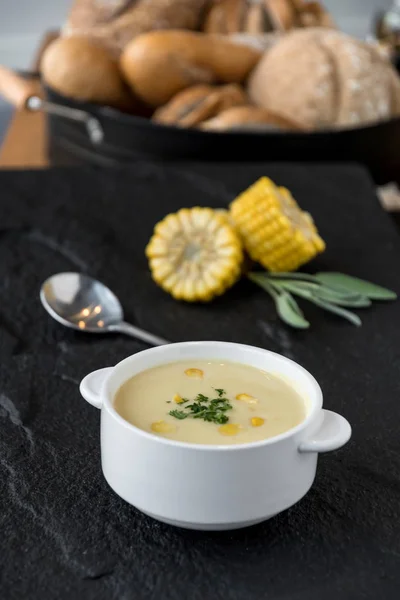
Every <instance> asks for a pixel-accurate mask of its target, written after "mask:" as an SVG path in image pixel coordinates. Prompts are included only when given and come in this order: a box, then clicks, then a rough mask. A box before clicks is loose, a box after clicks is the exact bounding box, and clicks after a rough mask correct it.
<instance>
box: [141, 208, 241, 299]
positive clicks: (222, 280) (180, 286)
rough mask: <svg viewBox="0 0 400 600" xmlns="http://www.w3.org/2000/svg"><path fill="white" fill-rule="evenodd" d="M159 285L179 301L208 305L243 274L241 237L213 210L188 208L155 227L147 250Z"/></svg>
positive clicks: (155, 279)
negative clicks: (206, 303) (205, 303)
mask: <svg viewBox="0 0 400 600" xmlns="http://www.w3.org/2000/svg"><path fill="white" fill-rule="evenodd" d="M146 255H147V257H148V259H149V264H150V270H151V273H152V276H153V279H154V281H155V282H156V283H157V284H158V285H159V286H160V287H162V288H163V289H164V290H165V291H166V292H169V293H170V294H171V295H172V296H173V297H174V298H176V299H177V300H186V301H187V302H208V301H209V300H212V298H214V297H215V296H218V295H220V294H223V293H224V292H225V291H226V290H227V289H228V288H229V287H231V286H232V285H233V284H234V283H235V282H236V281H237V279H239V277H240V274H241V265H242V262H243V249H242V244H241V242H240V239H239V236H238V234H237V233H236V231H235V230H234V228H233V227H231V226H230V225H229V223H227V221H226V219H225V218H223V216H222V215H219V214H217V213H216V212H215V211H213V210H212V209H211V208H199V207H195V208H191V209H188V208H183V209H182V210H180V211H179V212H177V213H174V214H170V215H168V216H167V217H165V219H163V220H162V221H160V222H159V223H158V224H157V225H156V226H155V228H154V234H153V237H152V238H151V240H150V242H149V244H148V246H147V248H146Z"/></svg>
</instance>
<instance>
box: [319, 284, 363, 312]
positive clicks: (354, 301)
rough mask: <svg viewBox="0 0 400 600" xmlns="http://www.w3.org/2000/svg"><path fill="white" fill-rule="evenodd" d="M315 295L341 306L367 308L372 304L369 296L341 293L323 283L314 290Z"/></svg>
mask: <svg viewBox="0 0 400 600" xmlns="http://www.w3.org/2000/svg"><path fill="white" fill-rule="evenodd" d="M313 296H316V297H317V298H320V299H321V300H325V301H327V302H331V303H332V304H338V305H339V306H349V307H351V306H353V307H355V308H356V307H358V308H365V307H367V306H371V304H372V302H371V300H370V299H369V298H367V297H366V296H361V294H352V295H349V294H341V293H339V292H337V291H336V290H334V289H333V288H329V287H326V286H322V285H321V286H320V287H319V288H318V289H316V290H314V291H313Z"/></svg>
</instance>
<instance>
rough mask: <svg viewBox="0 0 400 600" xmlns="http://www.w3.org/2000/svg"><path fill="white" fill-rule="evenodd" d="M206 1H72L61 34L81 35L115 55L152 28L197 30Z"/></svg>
mask: <svg viewBox="0 0 400 600" xmlns="http://www.w3.org/2000/svg"><path fill="white" fill-rule="evenodd" d="M206 2H207V0H75V2H74V4H73V6H72V9H71V13H70V15H69V18H68V21H67V23H66V25H65V26H64V28H63V35H65V36H79V37H81V36H85V37H88V38H90V39H92V40H96V41H97V42H99V43H101V44H102V45H103V46H105V47H106V48H107V49H109V50H111V51H112V52H113V53H114V55H115V56H119V55H120V53H121V52H122V51H123V50H124V48H125V46H126V45H127V44H128V43H129V42H130V41H132V39H134V38H135V37H137V36H138V35H140V34H142V33H146V32H147V31H152V30H155V29H197V28H198V27H199V26H200V18H201V16H202V13H203V9H204V6H205V4H206Z"/></svg>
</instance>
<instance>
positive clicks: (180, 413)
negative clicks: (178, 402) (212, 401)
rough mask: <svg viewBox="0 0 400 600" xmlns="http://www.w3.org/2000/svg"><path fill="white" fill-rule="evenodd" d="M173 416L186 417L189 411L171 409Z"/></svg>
mask: <svg viewBox="0 0 400 600" xmlns="http://www.w3.org/2000/svg"><path fill="white" fill-rule="evenodd" d="M168 414H170V415H171V417H175V419H181V420H182V419H186V417H188V416H189V414H188V413H185V412H184V411H183V410H170V411H169V413H168Z"/></svg>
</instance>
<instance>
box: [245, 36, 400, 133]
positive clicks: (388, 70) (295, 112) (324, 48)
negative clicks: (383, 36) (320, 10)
mask: <svg viewBox="0 0 400 600" xmlns="http://www.w3.org/2000/svg"><path fill="white" fill-rule="evenodd" d="M248 93H249V96H250V98H251V100H252V101H253V102H254V104H256V105H258V106H260V107H263V108H266V109H267V110H271V111H272V112H275V113H277V114H280V115H282V116H283V117H286V118H292V117H293V116H295V117H296V119H297V120H299V121H300V122H301V123H302V125H303V126H304V127H306V128H308V129H318V128H330V127H335V126H345V127H348V126H354V125H360V124H365V123H371V122H374V121H378V120H380V119H387V118H390V117H391V116H393V115H394V114H398V111H399V109H398V106H399V98H400V83H399V77H398V75H397V74H396V72H395V70H394V68H393V67H392V65H391V64H390V63H389V61H388V60H385V58H383V57H382V56H380V55H379V54H378V53H377V52H376V50H375V49H374V48H373V47H372V46H370V45H369V44H366V43H363V42H361V41H359V40H356V39H353V38H351V37H350V36H347V35H345V34H343V33H339V32H338V31H335V30H332V29H324V28H310V29H302V30H295V31H292V32H290V33H288V34H287V35H286V36H284V37H283V38H282V39H280V40H279V41H278V42H277V43H276V44H275V45H274V46H273V47H272V48H271V49H270V50H268V51H267V52H266V53H265V54H264V56H263V58H262V59H261V61H260V62H259V63H258V65H257V66H256V68H255V69H254V71H253V72H252V74H251V76H250V78H249V84H248Z"/></svg>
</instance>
